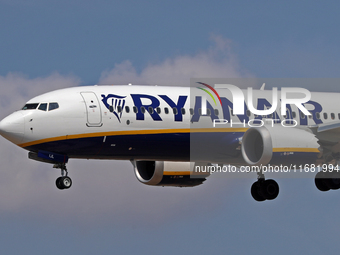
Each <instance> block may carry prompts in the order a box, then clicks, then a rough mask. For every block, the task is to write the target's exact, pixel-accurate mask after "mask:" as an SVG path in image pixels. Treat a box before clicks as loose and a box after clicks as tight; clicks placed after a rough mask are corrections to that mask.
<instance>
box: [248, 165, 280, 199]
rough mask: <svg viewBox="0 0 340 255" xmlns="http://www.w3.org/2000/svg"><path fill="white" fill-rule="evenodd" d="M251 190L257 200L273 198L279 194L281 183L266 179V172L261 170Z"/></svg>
mask: <svg viewBox="0 0 340 255" xmlns="http://www.w3.org/2000/svg"><path fill="white" fill-rule="evenodd" d="M250 191H251V195H252V197H253V198H254V199H255V200H256V201H259V202H261V201H265V200H273V199H275V198H276V197H277V196H278V195H279V185H278V184H277V182H276V181H274V180H271V179H269V180H265V177H264V174H263V173H262V172H260V173H257V181H256V182H254V183H253V185H252V186H251V190H250Z"/></svg>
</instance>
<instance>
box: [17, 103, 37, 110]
mask: <svg viewBox="0 0 340 255" xmlns="http://www.w3.org/2000/svg"><path fill="white" fill-rule="evenodd" d="M38 105H39V104H25V106H24V107H22V109H21V110H34V109H37V107H38Z"/></svg>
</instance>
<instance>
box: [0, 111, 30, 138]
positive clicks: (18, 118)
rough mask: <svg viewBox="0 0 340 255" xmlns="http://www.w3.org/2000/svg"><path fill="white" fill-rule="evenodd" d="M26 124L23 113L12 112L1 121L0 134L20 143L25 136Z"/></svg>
mask: <svg viewBox="0 0 340 255" xmlns="http://www.w3.org/2000/svg"><path fill="white" fill-rule="evenodd" d="M24 125H25V121H24V116H23V115H22V113H20V112H15V113H12V114H11V115H9V116H7V117H6V118H4V119H3V120H2V121H0V135H2V136H3V137H5V138H6V139H7V140H9V141H11V142H12V143H15V144H20V143H21V142H22V140H23V138H24V131H25V126H24Z"/></svg>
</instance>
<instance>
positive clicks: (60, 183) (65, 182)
mask: <svg viewBox="0 0 340 255" xmlns="http://www.w3.org/2000/svg"><path fill="white" fill-rule="evenodd" d="M53 167H54V168H59V169H60V170H61V176H60V177H58V178H57V180H56V181H55V184H56V186H57V188H58V189H60V190H63V189H69V188H71V186H72V179H71V178H70V177H69V176H67V175H68V172H67V169H66V164H57V165H54V166H53Z"/></svg>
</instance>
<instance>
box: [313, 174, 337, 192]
mask: <svg viewBox="0 0 340 255" xmlns="http://www.w3.org/2000/svg"><path fill="white" fill-rule="evenodd" d="M315 186H316V187H317V188H318V190H320V191H329V190H330V189H333V190H337V189H339V188H340V172H338V171H333V172H319V173H317V174H316V175H315Z"/></svg>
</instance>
